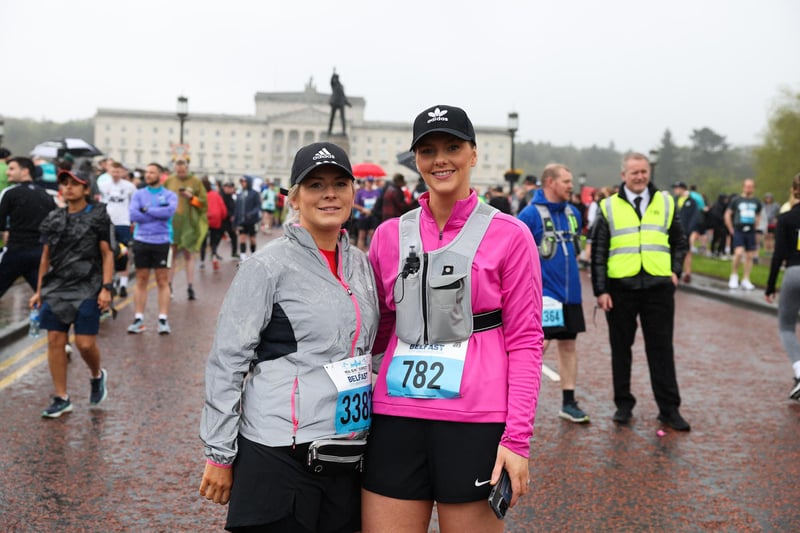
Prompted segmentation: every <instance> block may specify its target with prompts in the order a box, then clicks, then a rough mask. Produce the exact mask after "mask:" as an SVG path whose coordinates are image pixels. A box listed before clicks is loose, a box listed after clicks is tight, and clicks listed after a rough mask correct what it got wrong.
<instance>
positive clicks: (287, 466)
mask: <svg viewBox="0 0 800 533" xmlns="http://www.w3.org/2000/svg"><path fill="white" fill-rule="evenodd" d="M307 449H308V446H303V445H298V446H297V448H296V450H295V452H294V453H292V450H291V448H290V447H288V446H287V447H285V448H271V447H269V446H264V445H262V444H258V443H256V442H253V441H250V440H247V439H245V438H244V437H242V436H241V435H240V436H239V440H238V451H237V454H236V460H235V461H234V463H233V487H232V488H231V499H230V503H229V504H228V519H227V523H226V525H225V528H226V529H228V530H231V531H298V530H299V531H306V530H307V531H309V532H312V531H314V532H319V533H353V532H355V531H359V530H360V529H361V490H360V478H359V475H358V474H356V473H354V474H349V475H345V476H318V475H316V474H312V473H310V472H308V471H307V470H306V469H305V467H303V466H302V465H301V462H302V460H303V455H304V454H305V452H306V450H307ZM253 526H261V527H253Z"/></svg>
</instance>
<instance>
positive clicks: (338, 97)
mask: <svg viewBox="0 0 800 533" xmlns="http://www.w3.org/2000/svg"><path fill="white" fill-rule="evenodd" d="M330 104H331V119H330V121H329V122H328V135H331V134H332V132H333V119H334V117H335V116H336V110H337V109H338V110H339V113H340V115H341V117H342V135H346V134H347V130H346V126H345V119H344V107H345V106H350V105H351V104H350V101H349V100H348V99H347V96H345V94H344V86H343V85H342V82H341V81H339V75H338V74H336V69H333V76H331V99H330Z"/></svg>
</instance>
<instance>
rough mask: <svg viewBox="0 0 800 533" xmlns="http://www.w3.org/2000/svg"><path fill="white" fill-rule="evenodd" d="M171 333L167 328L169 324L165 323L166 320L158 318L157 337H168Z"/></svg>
mask: <svg viewBox="0 0 800 533" xmlns="http://www.w3.org/2000/svg"><path fill="white" fill-rule="evenodd" d="M170 333H172V329H171V328H170V327H169V323H168V322H167V319H166V318H159V319H158V334H159V335H169V334H170Z"/></svg>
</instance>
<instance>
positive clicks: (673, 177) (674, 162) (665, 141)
mask: <svg viewBox="0 0 800 533" xmlns="http://www.w3.org/2000/svg"><path fill="white" fill-rule="evenodd" d="M656 177H657V178H658V180H659V185H660V186H661V187H668V186H669V185H670V184H672V183H673V182H675V181H677V180H678V179H684V180H685V179H686V177H685V176H681V172H680V171H679V169H678V147H677V146H675V143H674V142H672V132H671V131H669V130H668V129H667V130H664V135H663V136H662V137H661V146H659V148H658V162H657V163H656Z"/></svg>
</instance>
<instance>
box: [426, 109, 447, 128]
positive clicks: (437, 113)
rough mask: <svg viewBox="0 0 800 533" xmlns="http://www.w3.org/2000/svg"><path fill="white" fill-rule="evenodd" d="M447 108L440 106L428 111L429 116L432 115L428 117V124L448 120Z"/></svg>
mask: <svg viewBox="0 0 800 533" xmlns="http://www.w3.org/2000/svg"><path fill="white" fill-rule="evenodd" d="M446 114H447V109H439V108H438V107H437V108H436V109H434V110H433V111H429V112H428V116H429V117H431V118H429V119H428V124H430V123H431V122H436V121H437V120H440V121H444V122H447V117H446V116H445V115H446Z"/></svg>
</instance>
